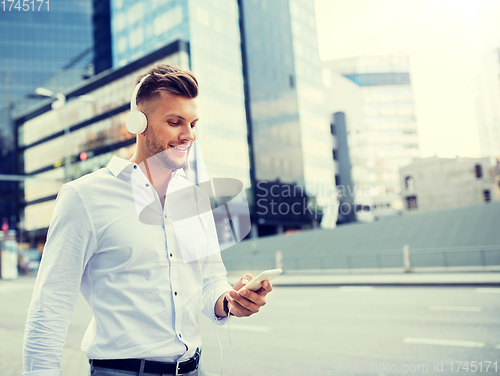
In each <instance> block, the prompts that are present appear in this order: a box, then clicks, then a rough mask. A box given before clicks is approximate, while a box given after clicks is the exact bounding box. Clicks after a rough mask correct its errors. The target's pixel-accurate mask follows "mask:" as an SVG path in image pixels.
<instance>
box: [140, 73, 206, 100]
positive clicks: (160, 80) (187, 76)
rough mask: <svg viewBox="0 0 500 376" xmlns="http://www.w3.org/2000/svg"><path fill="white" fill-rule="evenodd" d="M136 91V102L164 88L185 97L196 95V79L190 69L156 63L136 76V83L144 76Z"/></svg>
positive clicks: (152, 95)
mask: <svg viewBox="0 0 500 376" xmlns="http://www.w3.org/2000/svg"><path fill="white" fill-rule="evenodd" d="M147 75H149V77H148V78H146V79H145V80H144V82H143V83H142V85H141V88H140V89H139V92H138V93H137V99H136V101H137V104H139V103H140V102H141V101H143V100H145V99H151V98H153V97H155V96H157V95H158V94H159V92H160V91H162V90H165V91H169V92H171V93H173V94H176V95H180V96H183V97H187V98H196V96H197V95H198V81H197V80H196V78H195V77H194V75H193V73H191V72H190V71H184V70H181V69H179V68H176V67H174V66H172V65H168V64H156V65H155V66H154V67H153V68H151V69H150V70H149V71H148V72H147V73H145V74H143V75H142V76H140V77H138V78H137V82H136V83H137V84H138V83H139V82H140V81H141V80H142V79H143V78H144V77H145V76H147Z"/></svg>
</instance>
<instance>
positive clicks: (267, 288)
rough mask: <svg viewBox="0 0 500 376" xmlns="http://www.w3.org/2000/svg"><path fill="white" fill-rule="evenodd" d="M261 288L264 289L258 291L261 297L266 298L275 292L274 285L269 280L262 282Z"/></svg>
mask: <svg viewBox="0 0 500 376" xmlns="http://www.w3.org/2000/svg"><path fill="white" fill-rule="evenodd" d="M261 286H262V287H261V288H260V289H258V290H257V291H256V293H257V294H259V295H263V296H266V295H267V294H269V293H270V292H271V291H273V285H272V284H271V282H269V281H267V280H265V281H262V283H261Z"/></svg>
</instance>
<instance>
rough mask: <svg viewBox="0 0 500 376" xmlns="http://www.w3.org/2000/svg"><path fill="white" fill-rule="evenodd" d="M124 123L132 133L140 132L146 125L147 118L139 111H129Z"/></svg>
mask: <svg viewBox="0 0 500 376" xmlns="http://www.w3.org/2000/svg"><path fill="white" fill-rule="evenodd" d="M125 125H126V126H127V129H128V131H129V132H130V133H132V134H138V133H142V132H144V131H145V130H146V128H147V126H148V119H147V118H146V115H144V113H143V112H141V111H130V112H129V114H128V115H127V119H126V120H125Z"/></svg>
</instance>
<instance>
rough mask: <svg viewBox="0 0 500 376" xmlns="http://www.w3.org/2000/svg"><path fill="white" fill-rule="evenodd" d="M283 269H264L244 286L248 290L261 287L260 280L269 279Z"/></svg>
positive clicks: (255, 289)
mask: <svg viewBox="0 0 500 376" xmlns="http://www.w3.org/2000/svg"><path fill="white" fill-rule="evenodd" d="M282 271H283V270H282V269H271V270H265V271H263V272H262V273H260V274H259V275H258V276H257V277H255V278H253V279H252V280H251V281H250V282H248V283H247V284H246V285H245V286H243V287H245V288H247V289H248V290H250V291H257V290H258V289H260V288H261V287H262V285H261V282H262V281H266V280H267V281H270V280H272V279H273V278H274V277H276V276H278V275H280V274H281V272H282Z"/></svg>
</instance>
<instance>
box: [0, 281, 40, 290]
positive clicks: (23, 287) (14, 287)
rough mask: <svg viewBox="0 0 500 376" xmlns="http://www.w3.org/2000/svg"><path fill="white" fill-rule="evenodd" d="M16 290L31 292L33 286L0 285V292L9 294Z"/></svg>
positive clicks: (18, 284) (23, 284) (21, 284)
mask: <svg viewBox="0 0 500 376" xmlns="http://www.w3.org/2000/svg"><path fill="white" fill-rule="evenodd" d="M17 290H33V285H31V284H28V283H26V284H25V283H8V284H1V285H0V292H9V291H17Z"/></svg>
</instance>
